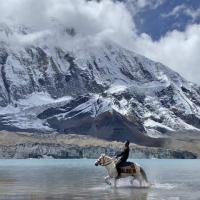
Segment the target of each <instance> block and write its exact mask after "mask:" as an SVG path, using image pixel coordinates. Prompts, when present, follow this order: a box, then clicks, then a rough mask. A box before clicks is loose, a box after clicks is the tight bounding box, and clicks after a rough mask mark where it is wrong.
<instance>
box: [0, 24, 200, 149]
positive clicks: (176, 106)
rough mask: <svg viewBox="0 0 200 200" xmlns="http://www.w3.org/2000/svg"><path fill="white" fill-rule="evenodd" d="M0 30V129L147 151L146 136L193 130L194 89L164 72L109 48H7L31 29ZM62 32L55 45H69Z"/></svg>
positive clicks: (197, 103)
mask: <svg viewBox="0 0 200 200" xmlns="http://www.w3.org/2000/svg"><path fill="white" fill-rule="evenodd" d="M0 26H1V29H0V34H1V37H0V38H1V41H0V43H1V47H0V106H1V109H0V129H4V130H5V129H7V130H30V131H43V130H45V131H50V132H51V131H57V132H61V133H66V134H68V133H78V134H89V135H93V136H96V137H100V138H105V139H111V140H112V139H117V140H122V139H130V140H131V141H133V142H136V143H141V141H144V142H143V143H144V144H147V145H148V144H150V145H151V144H152V143H154V142H152V141H151V138H149V137H148V136H153V137H160V136H163V135H164V134H166V133H169V132H172V133H173V131H177V130H195V131H199V130H200V87H199V86H197V85H195V84H193V83H190V82H188V81H186V80H185V79H184V78H182V77H181V76H180V75H179V74H177V73H176V72H174V71H172V70H171V69H169V68H168V67H165V66H163V65H162V64H160V63H156V62H154V61H151V60H149V59H147V58H145V57H143V56H141V55H138V54H136V53H134V52H131V51H128V50H126V49H123V48H122V47H120V46H118V45H116V44H115V43H113V42H111V41H105V42H103V43H101V44H94V45H86V46H84V45H79V46H78V47H74V48H68V47H65V48H61V47H60V46H57V45H56V44H53V45H52V43H50V42H49V41H50V40H52V38H53V37H57V36H56V35H53V36H52V35H51V36H48V37H47V36H46V37H45V38H42V39H41V40H39V41H37V43H33V44H26V45H18V44H16V46H15V45H13V43H12V45H11V44H10V40H11V39H10V38H12V37H13V35H15V34H18V35H20V36H27V35H29V34H31V29H29V28H27V27H17V28H16V27H15V28H13V27H10V26H7V25H6V24H3V25H2V24H1V25H0ZM64 30H65V31H64V32H62V34H64V36H63V37H68V38H69V37H72V38H73V37H75V31H73V34H72V31H69V29H64ZM66 30H67V31H66ZM70 30H72V29H70ZM58 31H59V30H58ZM62 31H63V29H62ZM2 35H3V36H2ZM59 36H60V35H59ZM54 39H55V38H54ZM156 143H159V144H160V143H161V141H160V140H158V141H156Z"/></svg>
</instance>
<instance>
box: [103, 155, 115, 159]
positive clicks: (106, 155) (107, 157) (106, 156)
mask: <svg viewBox="0 0 200 200" xmlns="http://www.w3.org/2000/svg"><path fill="white" fill-rule="evenodd" d="M104 156H105V157H106V158H108V159H111V160H113V158H112V157H110V156H108V155H106V154H104Z"/></svg>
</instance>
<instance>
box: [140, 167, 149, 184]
mask: <svg viewBox="0 0 200 200" xmlns="http://www.w3.org/2000/svg"><path fill="white" fill-rule="evenodd" d="M140 173H141V174H142V178H143V179H144V180H145V181H146V183H148V179H147V175H146V173H145V171H144V169H143V168H142V167H140Z"/></svg>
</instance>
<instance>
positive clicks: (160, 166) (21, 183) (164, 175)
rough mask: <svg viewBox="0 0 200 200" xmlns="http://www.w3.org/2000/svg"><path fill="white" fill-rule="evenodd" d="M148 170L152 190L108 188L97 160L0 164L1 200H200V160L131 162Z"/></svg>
mask: <svg viewBox="0 0 200 200" xmlns="http://www.w3.org/2000/svg"><path fill="white" fill-rule="evenodd" d="M132 161H133V162H137V163H139V164H140V165H141V166H143V168H144V169H145V171H146V173H147V176H148V179H149V180H150V182H151V184H152V185H151V187H150V188H138V187H137V183H135V184H134V186H132V185H131V184H130V183H129V179H123V180H121V181H119V183H118V187H117V188H113V187H112V186H108V185H106V183H105V182H104V177H105V176H106V175H107V172H106V170H105V168H103V167H100V166H98V167H95V166H94V162H95V160H92V159H72V160H53V159H52V160H45V159H41V160H36V159H30V160H0V199H3V200H6V199H12V200H18V199H23V200H29V199H34V200H44V199H48V200H49V199H66V200H80V199H91V200H93V199H94V200H108V199H109V200H199V199H200V160H132Z"/></svg>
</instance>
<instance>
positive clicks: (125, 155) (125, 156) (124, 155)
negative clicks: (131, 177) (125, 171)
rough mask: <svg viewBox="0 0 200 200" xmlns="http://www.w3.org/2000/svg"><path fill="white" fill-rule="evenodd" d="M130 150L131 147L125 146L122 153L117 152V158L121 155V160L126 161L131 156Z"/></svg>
mask: <svg viewBox="0 0 200 200" xmlns="http://www.w3.org/2000/svg"><path fill="white" fill-rule="evenodd" d="M129 150H130V149H129V147H125V148H124V150H123V151H122V152H121V153H119V154H117V156H116V157H117V158H119V157H121V158H120V161H121V162H126V161H127V159H128V156H129Z"/></svg>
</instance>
